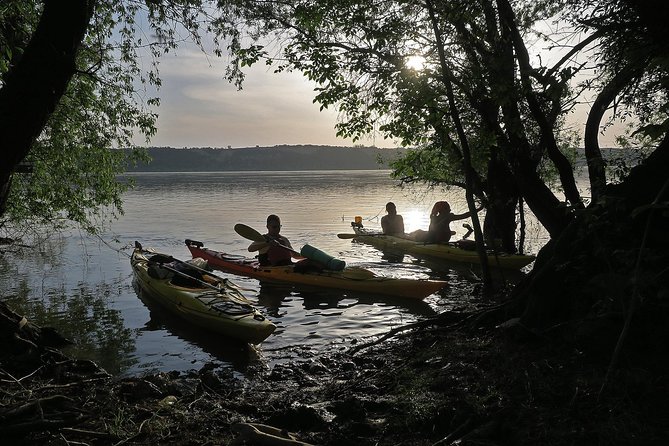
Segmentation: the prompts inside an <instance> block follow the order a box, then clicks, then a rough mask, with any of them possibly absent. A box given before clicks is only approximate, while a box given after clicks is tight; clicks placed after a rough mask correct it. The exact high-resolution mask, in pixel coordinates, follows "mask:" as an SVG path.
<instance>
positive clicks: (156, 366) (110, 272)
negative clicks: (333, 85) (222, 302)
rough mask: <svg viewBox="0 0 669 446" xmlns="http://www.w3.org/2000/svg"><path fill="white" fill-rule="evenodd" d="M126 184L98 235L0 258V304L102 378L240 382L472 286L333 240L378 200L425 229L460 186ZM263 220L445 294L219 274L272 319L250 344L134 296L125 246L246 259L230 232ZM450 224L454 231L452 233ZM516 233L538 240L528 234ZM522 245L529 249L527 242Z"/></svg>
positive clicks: (464, 276)
mask: <svg viewBox="0 0 669 446" xmlns="http://www.w3.org/2000/svg"><path fill="white" fill-rule="evenodd" d="M131 178H133V179H134V180H135V182H136V187H135V188H134V189H133V190H132V191H129V192H128V193H127V194H126V195H125V197H124V199H125V204H124V209H125V215H124V216H122V217H121V218H120V219H119V220H117V221H115V222H113V224H112V227H111V229H110V231H109V232H107V233H105V234H103V235H102V236H100V237H90V236H86V235H84V234H81V233H78V232H72V233H67V234H63V235H58V236H53V237H51V238H50V239H49V240H48V242H46V243H43V244H41V245H40V248H39V250H38V251H36V250H32V249H14V248H13V249H12V250H11V251H10V252H6V253H5V254H4V255H2V256H0V289H1V290H3V291H2V298H3V300H4V301H6V302H7V303H8V304H9V305H10V306H11V307H12V308H13V309H14V310H15V311H17V312H19V313H23V314H25V315H26V316H27V317H28V318H30V319H31V320H34V321H35V322H37V323H39V324H41V325H51V326H54V327H56V328H57V329H58V330H59V331H60V332H61V333H63V334H64V335H66V336H67V337H68V338H70V339H72V340H73V341H74V342H75V345H74V346H73V347H70V348H69V349H68V351H67V352H68V353H69V354H72V355H74V356H77V357H82V358H90V359H93V360H95V361H96V362H98V363H99V364H100V365H102V366H103V367H104V368H105V369H107V370H108V371H109V372H110V373H113V374H117V375H133V374H141V373H144V372H154V371H161V370H162V371H167V370H180V371H185V370H191V369H199V368H201V367H202V366H203V365H204V364H205V363H207V362H213V363H214V364H216V365H218V366H220V367H227V368H231V369H232V370H234V371H235V372H237V373H239V374H240V375H243V374H244V373H245V372H246V371H247V370H248V369H249V367H250V366H254V367H257V366H261V367H271V366H272V365H274V364H277V363H280V362H283V361H287V360H291V359H295V358H297V357H309V356H310V355H312V354H314V353H319V352H323V351H326V350H328V349H340V348H345V347H346V346H348V345H350V344H351V343H352V342H359V341H364V340H368V339H370V338H373V337H374V336H378V335H380V334H382V333H385V332H386V331H387V330H388V329H390V328H393V327H397V326H400V325H403V324H406V323H408V322H411V321H415V320H417V319H420V318H422V317H426V316H429V315H434V314H436V313H439V312H441V311H445V310H448V309H453V308H457V307H462V306H465V305H467V304H468V299H469V297H468V296H469V292H470V291H471V289H472V287H473V286H474V285H475V280H474V278H473V275H472V274H471V273H470V272H468V271H467V270H466V269H462V268H455V269H454V268H453V265H450V266H449V265H444V264H434V263H427V262H425V261H424V260H419V259H415V258H413V257H411V256H404V257H403V258H386V257H384V256H383V255H382V254H381V253H380V252H378V251H377V250H375V249H374V248H372V247H369V246H366V245H362V244H358V243H355V242H352V241H351V240H343V239H339V238H337V236H336V235H337V233H342V232H351V227H350V222H351V221H352V220H353V218H354V216H356V215H360V216H362V217H363V219H364V223H365V226H367V227H370V228H378V227H379V219H380V217H381V216H383V215H384V214H385V210H384V209H385V203H386V202H387V201H389V200H392V201H394V202H395V203H396V204H397V208H398V210H399V212H400V213H401V214H402V215H403V216H404V219H405V224H406V229H407V231H412V230H414V229H419V228H421V229H427V226H428V214H429V211H430V209H431V207H432V205H433V204H434V202H435V201H437V200H439V199H447V200H449V201H450V202H451V204H452V207H453V210H454V212H456V213H460V212H465V211H466V209H467V207H466V203H465V201H464V198H463V196H462V194H461V192H449V191H443V190H439V191H428V190H427V189H426V188H424V187H416V188H413V189H400V188H398V187H396V182H395V181H394V180H392V179H390V177H389V172H388V171H325V172H322V171H319V172H234V173H230V172H226V173H145V174H134V175H132V176H131ZM271 213H276V214H278V215H279V216H281V218H282V224H283V228H282V234H284V235H285V236H286V237H288V239H290V241H291V243H292V244H293V246H294V247H295V248H296V249H299V248H300V247H301V246H302V245H304V244H306V243H309V244H311V245H314V246H316V247H318V248H320V249H322V250H324V251H326V252H328V253H330V254H332V255H335V256H337V257H339V258H341V259H343V260H345V261H346V262H347V264H349V265H358V266H364V267H366V268H370V269H372V270H373V271H375V272H376V273H378V274H382V275H386V276H394V277H411V278H433V279H445V280H448V281H449V286H448V287H447V288H445V289H444V290H442V291H440V292H439V293H438V294H434V295H432V296H430V297H428V298H427V299H425V300H424V301H422V302H412V301H406V300H402V299H389V298H383V297H378V296H370V295H363V294H360V293H355V292H341V291H327V290H305V289H293V288H292V287H290V286H278V285H266V284H259V283H258V282H257V281H256V280H253V279H246V278H242V277H237V276H227V277H230V278H232V279H233V280H234V281H235V282H236V283H238V284H239V285H241V286H243V287H246V288H249V289H250V291H249V292H246V296H247V297H248V298H249V299H250V300H251V301H253V302H254V303H255V304H256V306H257V307H258V308H259V309H260V310H261V311H262V312H264V313H265V314H266V315H267V316H268V317H269V319H271V320H272V321H273V322H274V323H275V324H276V325H277V330H276V332H275V333H274V334H273V335H272V336H270V337H269V338H268V339H267V340H266V341H265V342H263V343H262V344H261V345H260V346H257V347H255V348H249V347H247V346H245V345H240V344H239V343H237V342H235V341H233V340H230V339H227V338H224V337H221V336H217V335H212V334H208V333H206V332H200V331H198V330H197V329H194V328H193V327H189V326H187V325H185V324H183V323H181V321H179V320H175V319H174V318H173V317H170V315H168V314H165V313H163V312H161V311H160V309H159V308H153V307H151V306H150V304H148V303H145V302H144V300H142V296H141V293H139V292H138V291H137V289H136V286H135V285H134V283H133V275H132V270H131V268H130V262H129V255H130V252H131V246H132V245H133V243H134V241H135V240H137V241H139V242H141V243H142V245H143V246H144V247H152V248H155V249H156V250H158V251H160V252H163V253H167V254H171V255H173V256H175V257H177V258H180V259H183V260H186V259H188V258H190V255H189V251H188V250H187V249H186V247H185V245H184V239H186V238H190V239H195V240H200V241H202V242H204V243H205V245H206V246H208V247H210V248H213V249H217V250H221V251H226V252H229V253H234V254H244V255H246V254H248V252H247V251H246V247H247V246H248V244H249V241H248V240H245V239H243V238H241V237H240V236H239V235H237V234H236V233H235V232H234V230H233V226H234V224H235V223H244V224H247V225H250V226H252V227H254V228H256V229H258V230H259V231H261V232H264V229H265V218H266V217H267V215H268V214H271ZM454 229H456V230H458V232H459V235H462V233H464V232H465V230H464V229H463V228H461V227H456V228H454ZM530 237H531V238H533V240H535V243H537V244H540V243H541V242H542V239H541V234H540V231H539V230H538V229H537V234H535V235H534V236H533V235H532V234H530ZM529 250H530V251H533V252H536V247H530V249H529ZM221 275H223V276H226V274H224V273H221Z"/></svg>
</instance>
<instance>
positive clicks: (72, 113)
mask: <svg viewBox="0 0 669 446" xmlns="http://www.w3.org/2000/svg"><path fill="white" fill-rule="evenodd" d="M203 11H204V9H203V8H202V5H201V3H200V2H198V1H195V0H194V1H190V0H184V1H164V2H147V4H146V5H144V6H142V4H141V3H136V2H133V1H127V2H126V1H122V2H113V1H109V0H66V1H54V0H44V1H37V0H35V1H25V0H9V1H7V2H4V3H3V5H2V6H0V48H1V51H0V149H1V150H2V153H3V154H4V157H5V162H3V163H2V165H0V227H5V228H7V226H8V223H10V222H11V223H12V227H14V228H17V227H18V229H19V230H25V228H26V227H30V226H31V225H32V224H33V223H37V224H49V225H52V226H56V227H58V226H61V225H62V224H66V223H67V222H71V221H73V222H75V223H78V224H79V225H81V226H82V227H84V228H85V229H87V230H89V231H95V230H96V229H98V228H100V227H101V226H103V225H104V223H105V221H104V219H105V218H106V216H107V215H109V214H110V213H111V215H112V216H113V215H115V213H117V212H122V203H121V199H120V196H121V194H122V192H123V191H124V190H125V189H126V188H127V184H124V183H121V182H119V181H118V180H117V174H119V173H121V172H123V171H124V170H125V168H126V166H127V164H128V163H130V162H135V161H137V160H138V159H143V155H142V153H141V151H135V152H131V154H130V156H129V157H128V155H127V153H128V152H126V151H123V150H113V149H115V148H123V147H130V146H132V144H131V142H132V136H133V133H134V132H140V133H142V134H144V135H145V136H146V138H149V137H150V136H152V135H153V134H154V133H155V120H156V115H155V113H154V112H152V111H151V107H152V106H155V105H158V102H159V101H158V99H157V98H152V97H150V96H148V97H147V95H148V88H150V87H151V86H154V87H156V88H157V87H159V86H160V78H159V75H158V70H157V67H158V65H157V61H158V57H159V56H160V55H161V54H162V53H164V52H167V51H169V50H171V49H173V48H175V47H176V45H177V44H178V43H179V42H180V41H181V40H182V39H183V37H182V36H181V34H185V35H188V36H190V37H191V38H192V39H193V40H194V41H196V42H198V41H199V33H200V28H199V22H198V20H197V18H200V17H201V14H203ZM140 23H141V24H142V26H144V27H145V28H147V29H143V30H141V31H142V32H139V30H138V28H139V27H140ZM151 30H152V31H151ZM151 34H153V37H151V38H150V39H149V40H148V41H147V38H146V37H144V36H145V35H151ZM140 53H141V54H143V55H148V56H151V58H152V60H153V63H152V65H150V66H149V68H148V69H146V70H145V69H143V68H142V67H141V66H140V64H139V63H138V55H139V54H140ZM21 163H23V164H28V165H29V166H30V167H31V169H32V173H30V174H25V173H20V172H17V166H19V165H20V164H21Z"/></svg>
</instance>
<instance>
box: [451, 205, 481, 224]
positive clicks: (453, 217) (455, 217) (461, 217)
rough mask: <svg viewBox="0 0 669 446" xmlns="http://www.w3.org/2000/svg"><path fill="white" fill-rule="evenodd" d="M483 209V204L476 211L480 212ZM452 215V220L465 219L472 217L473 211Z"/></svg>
mask: <svg viewBox="0 0 669 446" xmlns="http://www.w3.org/2000/svg"><path fill="white" fill-rule="evenodd" d="M481 209H483V205H480V206H479V207H477V208H476V212H480V211H481ZM451 216H452V218H451V221H453V220H464V219H465V218H469V217H471V216H472V212H471V211H469V212H465V213H464V214H457V215H455V214H451Z"/></svg>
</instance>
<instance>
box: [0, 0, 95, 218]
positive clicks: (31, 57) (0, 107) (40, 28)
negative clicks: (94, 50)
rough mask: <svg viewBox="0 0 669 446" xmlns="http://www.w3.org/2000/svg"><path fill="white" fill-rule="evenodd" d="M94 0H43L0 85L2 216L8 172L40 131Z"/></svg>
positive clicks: (71, 67) (70, 68)
mask: <svg viewBox="0 0 669 446" xmlns="http://www.w3.org/2000/svg"><path fill="white" fill-rule="evenodd" d="M93 5H94V0H45V1H44V10H43V12H42V16H41V18H40V21H39V24H38V25H37V28H36V29H35V33H34V34H33V36H32V38H31V40H30V43H29V44H28V46H27V47H26V50H25V52H24V53H23V55H22V57H21V59H20V60H19V61H18V63H17V64H16V65H15V66H13V67H12V68H11V69H10V71H9V72H8V73H7V76H6V77H5V84H4V85H3V87H2V89H0V153H2V156H3V158H4V159H3V163H2V164H1V165H0V216H2V215H3V214H4V212H5V210H6V205H7V197H8V195H9V188H10V181H11V175H12V173H13V172H14V169H15V168H16V165H17V164H18V163H19V162H21V161H22V160H23V159H24V158H25V157H26V155H27V154H28V152H29V151H30V148H31V147H32V145H33V143H34V142H35V141H36V140H37V138H38V137H39V135H40V134H41V133H42V131H43V130H44V127H45V126H46V123H47V121H48V119H49V116H50V115H51V113H53V111H54V110H55V108H56V105H57V104H58V102H59V101H60V98H61V97H62V96H63V94H64V93H65V90H66V89H67V85H68V83H69V82H70V79H72V76H73V75H74V73H75V71H76V64H75V62H76V56H77V51H78V49H79V47H80V45H81V42H82V41H83V39H84V35H85V33H86V30H87V28H88V24H89V21H90V18H91V15H92V11H93Z"/></svg>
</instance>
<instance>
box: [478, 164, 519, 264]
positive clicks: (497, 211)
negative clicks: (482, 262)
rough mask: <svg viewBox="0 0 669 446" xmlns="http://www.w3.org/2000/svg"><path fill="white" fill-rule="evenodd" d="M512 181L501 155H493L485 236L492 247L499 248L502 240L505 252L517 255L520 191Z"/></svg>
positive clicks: (489, 169) (489, 172)
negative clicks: (497, 241)
mask: <svg viewBox="0 0 669 446" xmlns="http://www.w3.org/2000/svg"><path fill="white" fill-rule="evenodd" d="M510 179H511V172H510V171H509V169H508V167H507V165H506V163H505V162H504V161H503V160H500V159H499V154H497V153H491V159H490V162H489V163H488V174H487V180H488V187H487V190H488V208H487V209H486V215H485V221H484V224H483V234H484V237H485V240H486V243H487V244H488V246H490V247H497V243H496V242H495V241H496V240H500V241H501V246H500V247H499V248H501V249H502V250H503V251H504V252H509V253H515V252H517V250H518V248H517V247H516V212H515V211H516V204H517V203H518V190H517V189H516V187H515V185H514V183H513V181H510Z"/></svg>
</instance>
